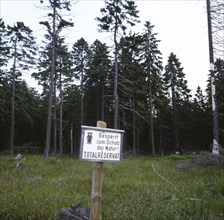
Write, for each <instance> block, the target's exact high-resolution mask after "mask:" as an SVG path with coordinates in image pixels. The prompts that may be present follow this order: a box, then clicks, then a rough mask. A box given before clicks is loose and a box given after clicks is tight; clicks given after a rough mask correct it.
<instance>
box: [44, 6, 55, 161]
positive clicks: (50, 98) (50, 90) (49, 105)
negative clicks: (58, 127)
mask: <svg viewBox="0 0 224 220" xmlns="http://www.w3.org/2000/svg"><path fill="white" fill-rule="evenodd" d="M55 16H56V8H55V4H54V7H53V34H52V60H51V62H52V63H51V72H50V85H49V97H48V111H47V112H48V114H47V131H46V143H45V150H44V158H45V159H47V158H48V156H49V151H50V139H51V114H52V98H53V97H52V96H53V87H54V72H55V41H56V39H55V38H56V33H55V20H56V19H55Z"/></svg>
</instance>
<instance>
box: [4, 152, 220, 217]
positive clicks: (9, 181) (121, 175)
mask: <svg viewBox="0 0 224 220" xmlns="http://www.w3.org/2000/svg"><path fill="white" fill-rule="evenodd" d="M182 160H184V159H183V158H182ZM0 161H1V162H0V184H1V188H0V194H1V197H0V207H1V209H0V218H1V219H53V218H54V216H55V214H56V213H57V212H58V211H59V210H60V208H62V207H70V206H71V205H72V204H79V203H81V204H83V205H84V206H86V207H89V206H90V193H91V182H92V168H93V166H92V163H90V162H81V161H79V160H78V159H76V158H74V157H70V156H64V157H60V158H51V157H50V158H49V159H48V160H44V159H43V158H42V157H41V156H29V155H27V160H26V161H24V163H25V167H24V168H23V169H17V168H16V163H17V161H15V160H14V159H12V158H11V157H6V156H0ZM177 163H179V160H174V159H172V158H171V157H130V158H126V159H124V160H123V162H121V163H116V164H113V163H104V182H103V199H102V217H103V219H105V220H107V219H108V220H112V219H116V220H118V219H124V220H125V219H127V220H129V219H139V220H141V219H159V220H160V219H161V220H162V219H164V220H165V219H170V220H171V219H194V220H200V219H209V220H213V219H217V220H219V219H220V220H221V219H223V217H224V216H223V214H224V213H223V194H224V182H223V178H222V175H223V169H221V168H217V167H216V168H215V167H207V168H192V169H188V170H187V171H184V172H182V171H179V170H177V169H176V164H177ZM152 165H153V166H154V168H155V169H156V171H157V172H158V173H159V174H160V175H162V176H163V177H164V178H166V179H167V180H168V181H170V182H172V184H173V185H175V187H176V188H177V189H178V190H179V192H176V191H175V190H174V189H173V187H172V186H171V185H170V184H168V183H167V182H165V181H164V180H163V179H162V178H161V177H160V176H159V175H158V174H157V173H156V172H154V171H153V169H152Z"/></svg>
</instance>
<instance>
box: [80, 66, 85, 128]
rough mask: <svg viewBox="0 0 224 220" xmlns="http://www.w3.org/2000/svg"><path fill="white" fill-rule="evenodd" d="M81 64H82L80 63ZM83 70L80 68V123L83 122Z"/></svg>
mask: <svg viewBox="0 0 224 220" xmlns="http://www.w3.org/2000/svg"><path fill="white" fill-rule="evenodd" d="M82 66H83V65H82ZM83 96H84V94H83V70H82V73H81V106H80V108H81V109H80V111H81V116H80V117H81V119H80V124H81V125H82V124H83Z"/></svg>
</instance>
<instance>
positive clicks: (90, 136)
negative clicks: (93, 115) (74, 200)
mask: <svg viewBox="0 0 224 220" xmlns="http://www.w3.org/2000/svg"><path fill="white" fill-rule="evenodd" d="M106 127H107V125H106V123H105V122H104V121H98V122H97V126H96V127H90V126H81V128H82V132H81V143H80V159H81V160H86V161H92V162H94V165H93V178H92V191H91V207H90V220H101V214H100V210H101V200H102V186H103V163H104V162H120V161H121V157H122V145H123V133H124V131H123V130H117V129H109V128H106Z"/></svg>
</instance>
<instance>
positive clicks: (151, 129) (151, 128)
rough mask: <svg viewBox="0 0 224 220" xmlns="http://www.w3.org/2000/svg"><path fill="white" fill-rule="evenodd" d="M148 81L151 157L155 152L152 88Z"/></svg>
mask: <svg viewBox="0 0 224 220" xmlns="http://www.w3.org/2000/svg"><path fill="white" fill-rule="evenodd" d="M150 78H151V77H150ZM149 80H150V85H149V117H150V140H151V145H152V155H155V154H156V150H155V141H154V126H153V106H152V105H153V103H152V86H151V79H149Z"/></svg>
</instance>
